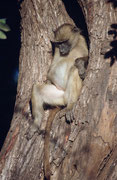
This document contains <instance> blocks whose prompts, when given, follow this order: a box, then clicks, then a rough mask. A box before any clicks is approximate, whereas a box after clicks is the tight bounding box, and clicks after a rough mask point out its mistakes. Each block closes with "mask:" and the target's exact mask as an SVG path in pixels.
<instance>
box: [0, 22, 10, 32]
mask: <svg viewBox="0 0 117 180" xmlns="http://www.w3.org/2000/svg"><path fill="white" fill-rule="evenodd" d="M0 29H1V30H3V31H5V32H8V31H10V28H9V26H8V25H7V24H4V23H1V22H0Z"/></svg>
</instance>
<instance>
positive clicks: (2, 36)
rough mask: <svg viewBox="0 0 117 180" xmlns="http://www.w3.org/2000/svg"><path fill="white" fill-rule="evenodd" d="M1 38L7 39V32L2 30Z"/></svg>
mask: <svg viewBox="0 0 117 180" xmlns="http://www.w3.org/2000/svg"><path fill="white" fill-rule="evenodd" d="M0 39H7V37H6V34H5V33H4V32H2V31H0Z"/></svg>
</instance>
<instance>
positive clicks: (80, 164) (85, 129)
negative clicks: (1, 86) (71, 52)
mask: <svg viewBox="0 0 117 180" xmlns="http://www.w3.org/2000/svg"><path fill="white" fill-rule="evenodd" d="M114 2H115V1H110V2H108V1H105V0H100V1H98V0H97V1H91V0H86V1H83V0H79V1H78V3H79V4H80V6H81V7H82V9H83V12H84V16H85V18H86V22H87V26H88V32H89V37H90V54H89V56H90V58H89V66H88V71H87V77H86V79H85V81H84V86H83V89H82V92H81V96H80V98H79V100H78V102H77V104H76V105H75V106H74V108H73V110H72V114H73V116H74V121H73V123H72V124H70V125H69V124H67V123H66V122H65V117H66V116H65V112H64V110H63V111H61V112H60V113H58V114H57V116H56V118H55V120H54V122H53V126H52V132H51V141H50V161H51V169H52V173H53V175H52V177H51V179H52V180H55V179H56V180H59V179H60V180H62V179H64V180H70V179H72V180H95V179H99V180H103V179H116V178H117V172H116V165H117V163H116V158H117V155H116V141H117V131H116V126H117V125H116V124H117V93H116V92H117V62H116V61H114V60H115V58H116V56H117V53H116V50H117V49H116V46H115V44H116V40H115V39H114V41H113V38H116V34H117V31H116V29H117V25H116V24H115V23H116V22H117V12H116V9H114V7H115V6H114V5H115V4H114ZM67 3H71V1H68V2H66V1H65V4H67ZM113 6H114V7H113ZM71 9H72V6H71ZM76 17H77V14H76ZM21 18H22V22H21V26H22V34H21V38H22V48H21V52H20V64H19V65H20V68H19V69H20V74H19V81H18V89H17V99H16V104H15V109H14V116H13V120H12V123H11V128H10V130H9V133H8V135H7V138H6V141H5V143H4V146H3V148H2V151H1V155H0V170H1V175H0V178H1V180H16V179H17V180H27V179H29V180H37V179H43V145H44V135H43V133H42V134H40V135H39V134H38V133H36V134H34V136H33V137H31V138H30V139H29V138H28V131H29V127H30V123H31V121H32V116H31V110H30V94H31V88H32V84H33V83H34V82H39V83H40V84H42V83H43V81H44V80H46V75H47V70H48V68H49V65H50V64H51V60H52V57H51V45H50V40H51V39H52V38H53V34H52V30H55V29H56V28H57V27H58V26H60V25H61V24H63V23H65V22H67V23H73V21H72V19H71V18H70V17H69V15H68V14H67V12H66V9H65V7H64V5H63V2H62V1H57V0H49V1H48V0H43V1H39V0H31V1H28V0H24V1H23V3H22V5H21ZM79 21H80V18H79ZM77 23H78V22H77ZM111 41H113V42H112V44H111V46H112V47H111V46H109V43H110V42H111ZM112 61H113V62H112ZM110 64H113V65H112V66H110ZM47 117H48V112H46V115H45V118H44V120H43V128H45V125H46V121H47Z"/></svg>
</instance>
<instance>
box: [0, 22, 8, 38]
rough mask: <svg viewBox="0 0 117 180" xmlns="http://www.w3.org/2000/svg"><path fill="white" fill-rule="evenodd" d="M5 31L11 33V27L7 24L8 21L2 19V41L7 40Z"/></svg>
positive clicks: (0, 31) (0, 34)
mask: <svg viewBox="0 0 117 180" xmlns="http://www.w3.org/2000/svg"><path fill="white" fill-rule="evenodd" d="M3 31H5V32H8V31H10V28H9V26H8V25H7V24H6V19H0V39H7V36H6V34H5V33H4V32H3Z"/></svg>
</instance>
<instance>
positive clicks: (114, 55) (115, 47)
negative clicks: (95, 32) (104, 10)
mask: <svg viewBox="0 0 117 180" xmlns="http://www.w3.org/2000/svg"><path fill="white" fill-rule="evenodd" d="M108 34H109V35H113V41H112V42H111V43H110V46H111V49H110V50H109V51H108V52H106V53H105V55H104V58H105V59H106V58H111V62H110V66H112V65H113V64H114V62H115V61H116V60H117V40H116V38H117V24H112V25H111V30H110V31H108Z"/></svg>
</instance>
